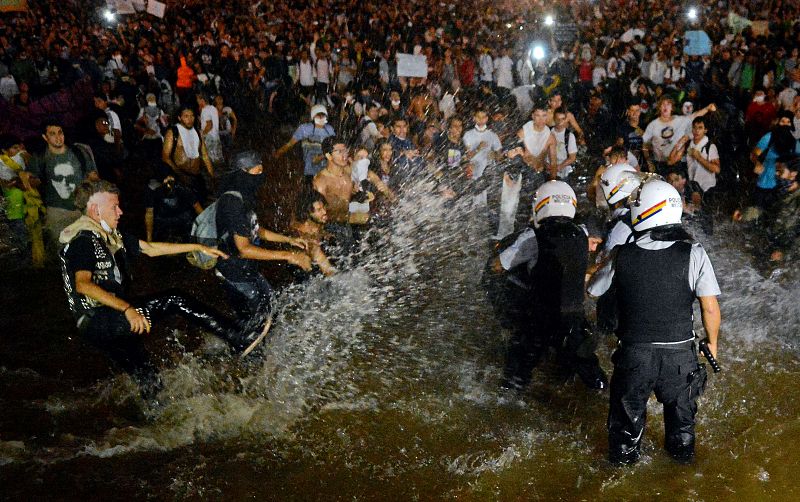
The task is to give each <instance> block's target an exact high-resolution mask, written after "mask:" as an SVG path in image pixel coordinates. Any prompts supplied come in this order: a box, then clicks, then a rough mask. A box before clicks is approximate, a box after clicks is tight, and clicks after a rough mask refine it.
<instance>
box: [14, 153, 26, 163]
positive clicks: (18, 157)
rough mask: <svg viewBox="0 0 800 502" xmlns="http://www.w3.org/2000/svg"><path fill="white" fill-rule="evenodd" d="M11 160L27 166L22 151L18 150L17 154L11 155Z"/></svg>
mask: <svg viewBox="0 0 800 502" xmlns="http://www.w3.org/2000/svg"><path fill="white" fill-rule="evenodd" d="M11 160H13V161H14V162H16V163H17V165H19V166H23V167H25V158H24V157H22V152H18V153H17V154H16V155H14V156H13V157H11Z"/></svg>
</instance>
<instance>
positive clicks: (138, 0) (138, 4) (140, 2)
mask: <svg viewBox="0 0 800 502" xmlns="http://www.w3.org/2000/svg"><path fill="white" fill-rule="evenodd" d="M131 3H132V4H133V8H134V9H136V12H142V11H143V10H145V9H146V8H147V0H131Z"/></svg>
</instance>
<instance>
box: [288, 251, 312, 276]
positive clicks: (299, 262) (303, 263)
mask: <svg viewBox="0 0 800 502" xmlns="http://www.w3.org/2000/svg"><path fill="white" fill-rule="evenodd" d="M288 262H289V263H291V264H292V265H296V266H298V267H300V268H302V269H303V270H305V271H306V272H309V271H310V270H311V257H310V256H308V255H307V254H305V253H291V256H290V257H289V259H288Z"/></svg>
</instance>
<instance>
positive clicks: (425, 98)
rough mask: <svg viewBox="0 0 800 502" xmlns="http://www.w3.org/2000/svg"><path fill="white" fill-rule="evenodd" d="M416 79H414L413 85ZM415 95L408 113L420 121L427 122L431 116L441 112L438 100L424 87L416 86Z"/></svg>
mask: <svg viewBox="0 0 800 502" xmlns="http://www.w3.org/2000/svg"><path fill="white" fill-rule="evenodd" d="M413 82H414V79H412V85H413ZM414 89H415V91H414V97H412V98H411V104H410V105H409V107H408V114H409V115H410V116H412V117H414V118H415V119H416V120H418V121H420V122H425V119H427V118H428V117H429V116H431V115H433V116H436V115H438V113H439V107H438V105H437V103H436V100H435V99H433V98H432V97H431V95H430V94H428V93H427V92H426V91H425V88H424V87H415V88H414Z"/></svg>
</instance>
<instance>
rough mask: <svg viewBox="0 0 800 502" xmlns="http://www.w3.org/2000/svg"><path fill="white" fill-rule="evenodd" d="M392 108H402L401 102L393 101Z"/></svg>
mask: <svg viewBox="0 0 800 502" xmlns="http://www.w3.org/2000/svg"><path fill="white" fill-rule="evenodd" d="M392 106H400V101H395V100H392Z"/></svg>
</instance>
